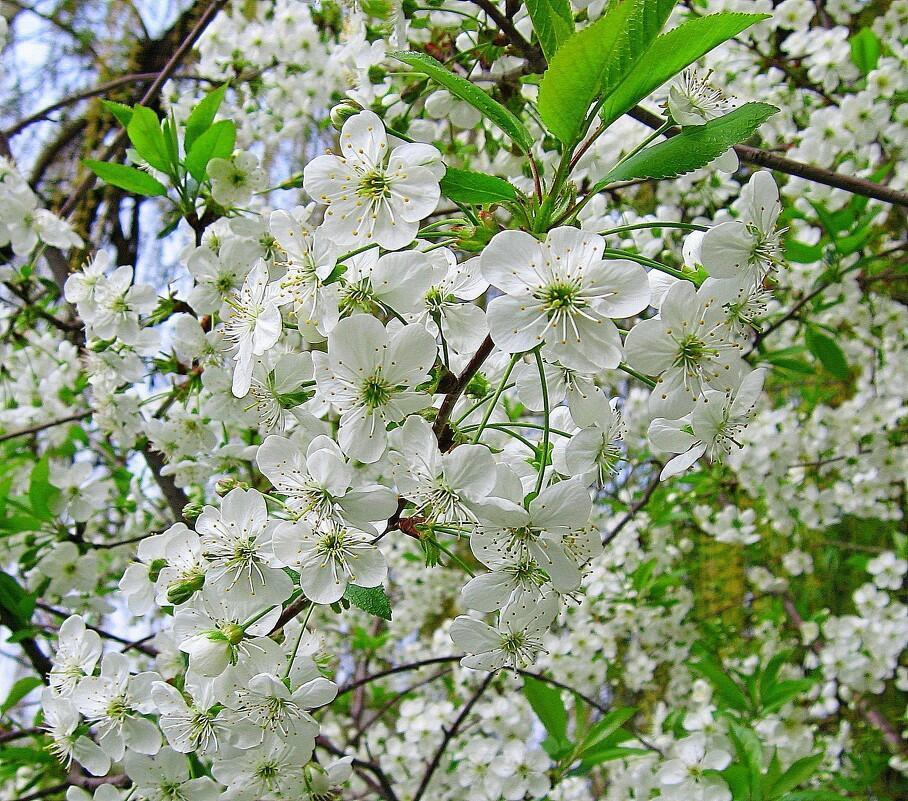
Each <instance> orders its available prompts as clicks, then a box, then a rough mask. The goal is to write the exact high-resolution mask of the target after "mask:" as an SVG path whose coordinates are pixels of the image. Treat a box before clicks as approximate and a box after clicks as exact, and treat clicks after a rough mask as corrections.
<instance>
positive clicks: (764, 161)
mask: <svg viewBox="0 0 908 801" xmlns="http://www.w3.org/2000/svg"><path fill="white" fill-rule="evenodd" d="M628 116H630V117H632V118H633V119H635V120H637V122H642V123H643V124H644V125H646V126H647V127H648V128H652V129H654V130H656V129H658V128H661V127H662V125H663V124H664V123H665V120H663V119H662V118H661V117H660V116H659V115H657V114H653V113H652V112H651V111H647V110H646V109H644V108H641V107H640V106H635V107H634V108H632V109H631V110H630V111H629V112H628ZM680 132H681V131H680V130H679V129H678V128H669V129H668V130H666V131H665V134H664V135H665V136H666V137H671V136H676V135H677V134H679V133H680ZM735 153H737V154H738V158H740V159H741V161H745V162H747V163H748V164H755V165H757V166H758V167H767V168H769V169H771V170H776V171H778V172H784V173H785V174H786V175H794V176H796V177H797V178H804V179H805V180H807V181H813V182H814V183H818V184H823V185H824V186H831V187H833V188H835V189H844V190H845V191H846V192H851V193H853V194H855V195H863V196H864V197H872V198H874V199H876V200H882V201H884V202H885V203H892V204H894V205H896V206H908V192H901V191H899V190H898V189H893V188H892V187H890V186H885V185H884V184H876V183H873V181H868V180H867V179H865V178H857V177H855V176H853V175H842V173H839V172H833V171H832V170H827V169H824V168H823V167H817V166H816V165H814V164H804V163H803V162H800V161H794V160H793V159H788V158H785V157H784V156H780V155H778V154H776V153H770V152H769V151H768V150H761V149H759V148H756V147H750V146H749V145H735Z"/></svg>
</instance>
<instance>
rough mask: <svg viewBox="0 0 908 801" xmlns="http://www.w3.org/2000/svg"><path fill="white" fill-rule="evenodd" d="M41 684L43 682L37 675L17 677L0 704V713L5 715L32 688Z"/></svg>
mask: <svg viewBox="0 0 908 801" xmlns="http://www.w3.org/2000/svg"><path fill="white" fill-rule="evenodd" d="M43 685H44V682H43V681H41V679H39V678H38V677H37V676H25V677H24V678H21V679H19V680H18V681H17V682H16V683H15V684H13V686H12V687H11V688H10V691H9V693H8V694H7V696H6V700H5V701H4V702H3V703H2V704H0V714H4V715H5V714H6V713H7V712H9V711H10V710H11V709H12V708H13V707H14V706H15V705H16V704H18V703H19V702H20V701H21V700H22V699H23V698H25V696H26V695H28V694H29V693H30V692H31V691H32V690H34V689H36V688H37V687H41V686H43Z"/></svg>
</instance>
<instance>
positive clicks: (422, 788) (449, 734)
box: [413, 673, 495, 801]
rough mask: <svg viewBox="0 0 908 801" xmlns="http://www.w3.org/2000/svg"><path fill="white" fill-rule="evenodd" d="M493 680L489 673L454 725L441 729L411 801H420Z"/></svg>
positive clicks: (462, 709)
mask: <svg viewBox="0 0 908 801" xmlns="http://www.w3.org/2000/svg"><path fill="white" fill-rule="evenodd" d="M494 678H495V674H494V673H489V675H488V676H486V677H485V679H484V680H483V682H482V684H480V685H479V688H478V689H477V690H476V692H475V693H473V696H472V697H471V698H470V700H469V701H467V702H466V703H465V704H464V705H463V706H462V707H461V709H460V714H459V715H458V716H457V718H456V719H455V720H454V723H452V724H451V728H449V729H443V731H444V739H442V741H441V743H440V744H439V746H438V748H437V749H436V751H435V754H434V755H433V757H432V761H431V762H430V763H429V766H428V767H427V768H426V772H425V773H424V774H423V777H422V781H421V782H420V783H419V787H418V788H417V790H416V794H415V795H414V796H413V801H420V799H421V798H422V797H423V795H424V794H425V792H426V789H427V788H428V787H429V782H430V781H432V776H433V775H434V774H435V771H436V770H438V766H439V765H440V764H441V758H442V757H443V756H444V753H445V751H447V749H448V746H449V745H450V744H451V740H453V739H454V738H455V737H456V736H457V732H458V731H459V730H460V727H461V726H462V725H463V722H464V721H465V720H466V719H467V716H468V715H469V714H470V711H471V710H472V709H473V707H474V706H476V702H477V701H478V700H479V699H480V697H482V694H483V693H484V692H485V691H486V688H487V687H488V686H489V685H490V684H491V683H492V679H494Z"/></svg>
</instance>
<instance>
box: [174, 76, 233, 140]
mask: <svg viewBox="0 0 908 801" xmlns="http://www.w3.org/2000/svg"><path fill="white" fill-rule="evenodd" d="M227 86H228V85H227V84H226V83H225V84H223V85H222V86H219V87H218V88H217V89H214V90H212V91H211V92H209V93H208V94H207V95H205V97H203V98H202V99H201V100H200V101H199V103H198V105H197V106H196V107H195V108H194V109H193V110H192V111H191V112H189V116H188V117H187V118H186V124H185V133H184V134H183V147H184V148H185V150H186V152H187V153H189V152H190V151H191V150H192V145H193V143H194V142H195V140H196V139H198V138H199V137H200V136H201V135H202V134H203V133H205V131H207V130H208V129H209V128H210V127H211V125H212V123H213V122H214V117H215V115H216V114H217V113H218V109H219V108H220V107H221V103H222V102H223V100H224V95H225V94H226V93H227Z"/></svg>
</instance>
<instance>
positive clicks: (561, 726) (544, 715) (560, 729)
mask: <svg viewBox="0 0 908 801" xmlns="http://www.w3.org/2000/svg"><path fill="white" fill-rule="evenodd" d="M523 694H524V695H525V696H526V699H527V701H529V702H530V706H531V707H532V708H533V711H534V712H535V713H536V717H537V718H539V722H540V723H542V725H543V726H544V727H545V730H546V732H548V735H549V738H550V741H551V742H550V744H549V745H550V747H552V746H553V748H552V750H553V751H557V750H560V749H563V748H565V747H570V740H568V737H567V723H568V715H567V709H566V708H565V706H564V701H563V700H562V698H561V691H560V690H558V689H556V688H555V687H551V686H550V685H548V684H546V683H545V682H542V681H540V680H539V679H534V678H532V677H530V676H525V677H524V680H523Z"/></svg>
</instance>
